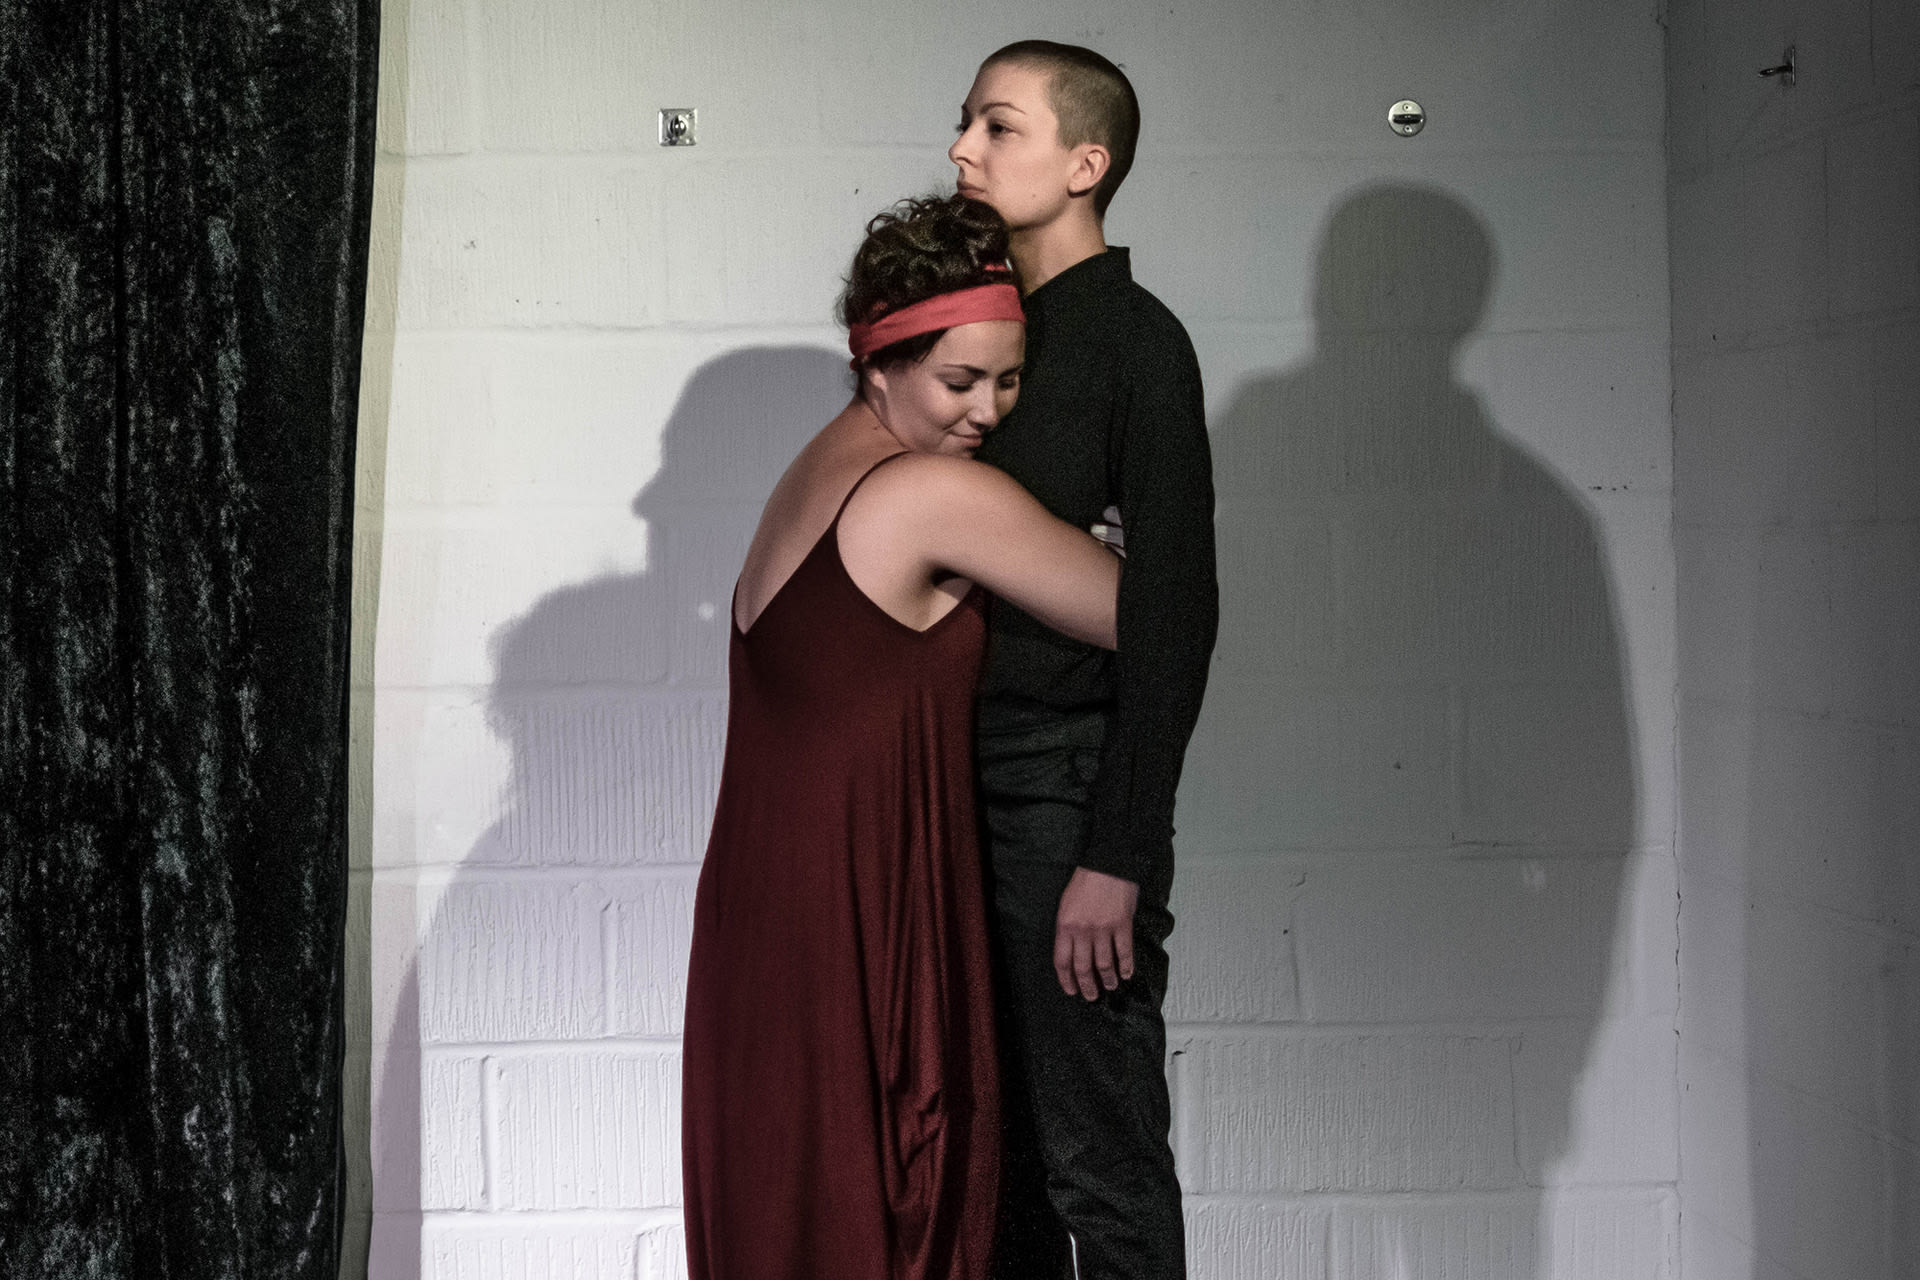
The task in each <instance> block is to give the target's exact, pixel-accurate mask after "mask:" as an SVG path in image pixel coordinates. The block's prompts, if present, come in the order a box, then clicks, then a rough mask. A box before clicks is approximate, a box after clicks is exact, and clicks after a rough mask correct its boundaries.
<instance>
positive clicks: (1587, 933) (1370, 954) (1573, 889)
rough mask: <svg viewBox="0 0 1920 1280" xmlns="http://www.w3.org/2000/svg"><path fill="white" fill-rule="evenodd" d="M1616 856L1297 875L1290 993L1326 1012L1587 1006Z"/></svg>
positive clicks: (1403, 1013) (1400, 1017)
mask: <svg viewBox="0 0 1920 1280" xmlns="http://www.w3.org/2000/svg"><path fill="white" fill-rule="evenodd" d="M1625 870H1626V859H1625V858H1624V857H1621V856H1610V857H1583V858H1542V859H1519V858H1493V859H1458V858H1455V857H1452V856H1449V857H1445V858H1438V857H1426V858H1421V859H1406V858H1381V859H1353V860H1350V861H1349V862H1348V863H1347V865H1345V866H1342V867H1338V868H1333V867H1328V868H1323V869H1316V870H1314V871H1313V872H1311V873H1310V874H1309V875H1308V876H1307V883H1306V886H1305V888H1304V890H1303V891H1302V892H1301V894H1300V897H1299V901H1298V904H1297V905H1296V907H1295V910H1294V916H1295V919H1296V921H1297V925H1296V946H1297V948H1298V954H1299V957H1300V983H1301V994H1302V998H1303V1000H1304V1003H1305V1006H1306V1010H1307V1013H1308V1015H1309V1016H1310V1017H1312V1018H1313V1019H1315V1020H1317V1021H1328V1022H1419V1021H1463V1020H1479V1019H1485V1020H1490V1021H1511V1020H1515V1019H1520V1018H1540V1017H1569V1016H1571V1017H1592V1016H1595V1015H1597V1014H1598V1012H1599V1008H1600V1003H1601V1000H1602V997H1603V993H1604V990H1605V987H1606V983H1607V979H1608V975H1609V974H1610V973H1612V972H1614V970H1615V969H1616V968H1617V967H1619V966H1618V962H1616V961H1615V960H1614V958H1613V956H1612V954H1611V953H1612V950H1613V943H1614V939H1615V936H1616V932H1617V924H1616V921H1617V919H1618V917H1619V916H1620V914H1621V906H1622V903H1621V898H1622V889H1623V877H1624V874H1625Z"/></svg>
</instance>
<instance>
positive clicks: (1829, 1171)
mask: <svg viewBox="0 0 1920 1280" xmlns="http://www.w3.org/2000/svg"><path fill="white" fill-rule="evenodd" d="M1912 1079H1913V1074H1912V1068H1911V1064H1910V1063H1909V1064H1908V1065H1907V1076H1906V1081H1907V1082H1908V1084H1909V1086H1910V1084H1911V1081H1912ZM1749 1089H1750V1091H1751V1092H1750V1096H1751V1102H1750V1107H1751V1121H1750V1123H1751V1125H1752V1132H1751V1137H1752V1146H1751V1147H1749V1148H1748V1149H1747V1155H1748V1160H1749V1165H1748V1172H1747V1175H1746V1176H1747V1177H1748V1178H1749V1179H1750V1182H1749V1183H1748V1185H1750V1186H1751V1189H1752V1206H1753V1217H1752V1219H1751V1222H1752V1224H1753V1225H1752V1229H1753V1233H1754V1235H1753V1242H1754V1245H1755V1249H1756V1251H1757V1253H1758V1254H1759V1255H1760V1256H1761V1257H1763V1258H1767V1259H1770V1260H1771V1261H1773V1262H1775V1263H1777V1264H1778V1265H1780V1266H1781V1268H1782V1269H1783V1270H1785V1271H1787V1272H1789V1273H1791V1274H1796V1275H1803V1276H1824V1275H1831V1276H1847V1277H1849V1280H1852V1278H1854V1277H1858V1278H1859V1280H1907V1278H1908V1277H1910V1276H1911V1275H1912V1274H1913V1258H1914V1256H1915V1253H1914V1249H1915V1246H1916V1245H1920V1239H1916V1232H1917V1230H1920V1229H1917V1228H1916V1225H1915V1217H1914V1213H1913V1206H1914V1205H1915V1204H1916V1203H1920V1159H1916V1156H1915V1154H1914V1147H1913V1145H1912V1143H1911V1142H1910V1141H1908V1142H1900V1141H1893V1140H1889V1139H1887V1138H1885V1137H1883V1136H1881V1135H1879V1134H1875V1133H1872V1132H1870V1131H1865V1130H1862V1129H1861V1128H1859V1127H1857V1126H1855V1125H1853V1124H1849V1123H1847V1122H1846V1121H1845V1120H1844V1119H1843V1118H1842V1117H1841V1116H1840V1115H1839V1114H1838V1113H1836V1112H1835V1111H1834V1110H1832V1109H1831V1108H1830V1107H1828V1106H1827V1105H1826V1104H1825V1103H1824V1102H1821V1101H1819V1100H1816V1099H1812V1098H1809V1097H1807V1096H1805V1095H1803V1094H1801V1093H1799V1092H1798V1091H1796V1090H1791V1089H1781V1088H1776V1087H1772V1086H1770V1085H1768V1084H1767V1083H1766V1082H1764V1081H1761V1080H1750V1082H1749ZM1691 1161H1692V1157H1691V1156H1689V1166H1691ZM1736 1185H1738V1184H1736ZM1722 1220H1723V1221H1724V1220H1725V1219H1722Z"/></svg>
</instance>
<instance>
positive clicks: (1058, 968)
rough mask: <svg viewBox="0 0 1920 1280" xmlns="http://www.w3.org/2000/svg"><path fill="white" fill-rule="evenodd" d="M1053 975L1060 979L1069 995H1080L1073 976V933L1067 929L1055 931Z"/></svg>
mask: <svg viewBox="0 0 1920 1280" xmlns="http://www.w3.org/2000/svg"><path fill="white" fill-rule="evenodd" d="M1053 976H1054V977H1056V978H1058V979H1059V980H1060V989H1061V990H1062V991H1064V992H1066V993H1067V994H1068V995H1070V996H1073V995H1079V994H1080V992H1079V990H1078V988H1077V987H1076V986H1075V984H1074V978H1073V935H1072V934H1071V933H1069V932H1067V930H1065V929H1060V928H1056V929H1055V930H1054V931H1053Z"/></svg>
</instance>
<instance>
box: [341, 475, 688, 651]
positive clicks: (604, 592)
mask: <svg viewBox="0 0 1920 1280" xmlns="http://www.w3.org/2000/svg"><path fill="white" fill-rule="evenodd" d="M646 564H647V540H646V529H645V527H644V526H643V525H641V524H640V523H639V522H638V521H636V520H635V519H634V518H633V515H632V513H631V512H629V511H627V510H625V509H624V508H619V507H615V508H609V509H606V510H590V509H581V510H552V509H548V510H542V511H538V512H535V511H524V510H523V511H506V510H501V511H493V510H472V511H465V512H462V513H460V514H459V515H458V516H447V517H439V516H435V517H432V518H427V517H422V516H420V515H417V514H409V513H402V512H390V513H389V517H388V523H387V527H386V531H385V537H384V547H383V559H382V564H381V571H380V575H381V591H380V623H379V632H378V636H379V639H378V650H379V651H378V653H377V654H376V656H375V659H374V661H375V664H376V665H375V670H376V672H377V673H378V677H377V678H378V680H379V682H380V683H381V684H383V685H387V686H393V685H415V686H420V685H436V684H438V685H446V684H466V685H482V684H486V683H488V682H490V681H491V680H492V679H493V677H494V662H493V657H492V654H491V652H490V650H491V649H492V648H493V647H494V646H496V645H499V644H502V643H506V642H507V641H508V640H510V638H511V637H509V636H507V635H506V634H505V631H506V628H508V627H509V626H510V625H511V624H513V623H515V622H516V621H517V620H519V619H520V617H521V615H523V614H528V613H531V612H532V611H533V610H535V609H536V608H540V607H543V606H544V607H546V608H547V609H548V610H549V611H550V612H551V611H557V610H560V609H563V608H564V609H570V610H571V611H572V612H573V615H574V616H573V620H574V621H576V622H578V623H580V624H581V625H582V628H583V629H582V631H581V632H580V634H578V635H576V636H572V637H570V638H568V640H567V651H566V654H565V655H564V656H566V657H567V658H568V659H569V660H570V661H571V662H572V664H573V665H572V666H571V667H570V668H568V670H569V672H571V671H582V672H583V673H584V674H583V675H578V676H573V677H572V678H575V679H580V678H598V679H602V680H646V679H649V678H653V677H654V674H655V672H656V671H658V670H659V669H660V668H659V667H658V666H656V665H651V664H650V660H655V661H657V660H658V659H659V657H660V646H661V644H662V641H661V640H660V639H658V638H655V637H657V635H658V631H659V624H657V623H654V622H653V620H652V619H650V618H649V616H648V615H647V614H645V613H644V612H643V613H640V614H638V615H637V616H636V614H635V612H634V611H635V610H638V609H644V608H646V607H648V606H649V605H656V604H657V603H658V593H657V591H654V590H653V589H652V587H651V583H650V580H649V579H648V578H647V576H646V574H645V572H644V570H645V567H646ZM650 633H651V634H650Z"/></svg>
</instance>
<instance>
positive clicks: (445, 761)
mask: <svg viewBox="0 0 1920 1280" xmlns="http://www.w3.org/2000/svg"><path fill="white" fill-rule="evenodd" d="M510 748H511V743H510V741H509V740H508V739H507V738H505V737H504V736H502V735H500V734H497V733H495V732H494V730H493V729H491V728H490V727H489V726H488V724H487V707H486V703H485V701H484V700H483V698H482V696H481V695H480V694H479V693H477V692H476V691H472V690H467V689H454V690H447V691H438V690H416V689H383V690H381V691H380V693H379V695H378V697H377V700H376V708H375V720H374V746H373V778H374V781H373V792H374V794H373V802H372V806H371V808H372V818H373V837H374V839H373V843H374V859H375V862H376V865H378V866H381V867H406V866H413V865H416V864H432V863H452V862H459V861H462V860H464V859H466V858H468V857H470V856H473V855H475V854H476V853H477V852H478V851H479V850H480V848H481V846H482V845H483V843H484V842H486V840H487V835H488V832H489V831H490V829H491V828H492V827H493V825H494V823H495V821H496V819H497V817H498V814H499V812H500V807H501V800H502V797H503V796H504V795H505V793H506V791H507V788H508V787H509V785H510V784H511V782H512V781H513V776H514V775H513V755H512V751H511V749H510Z"/></svg>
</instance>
